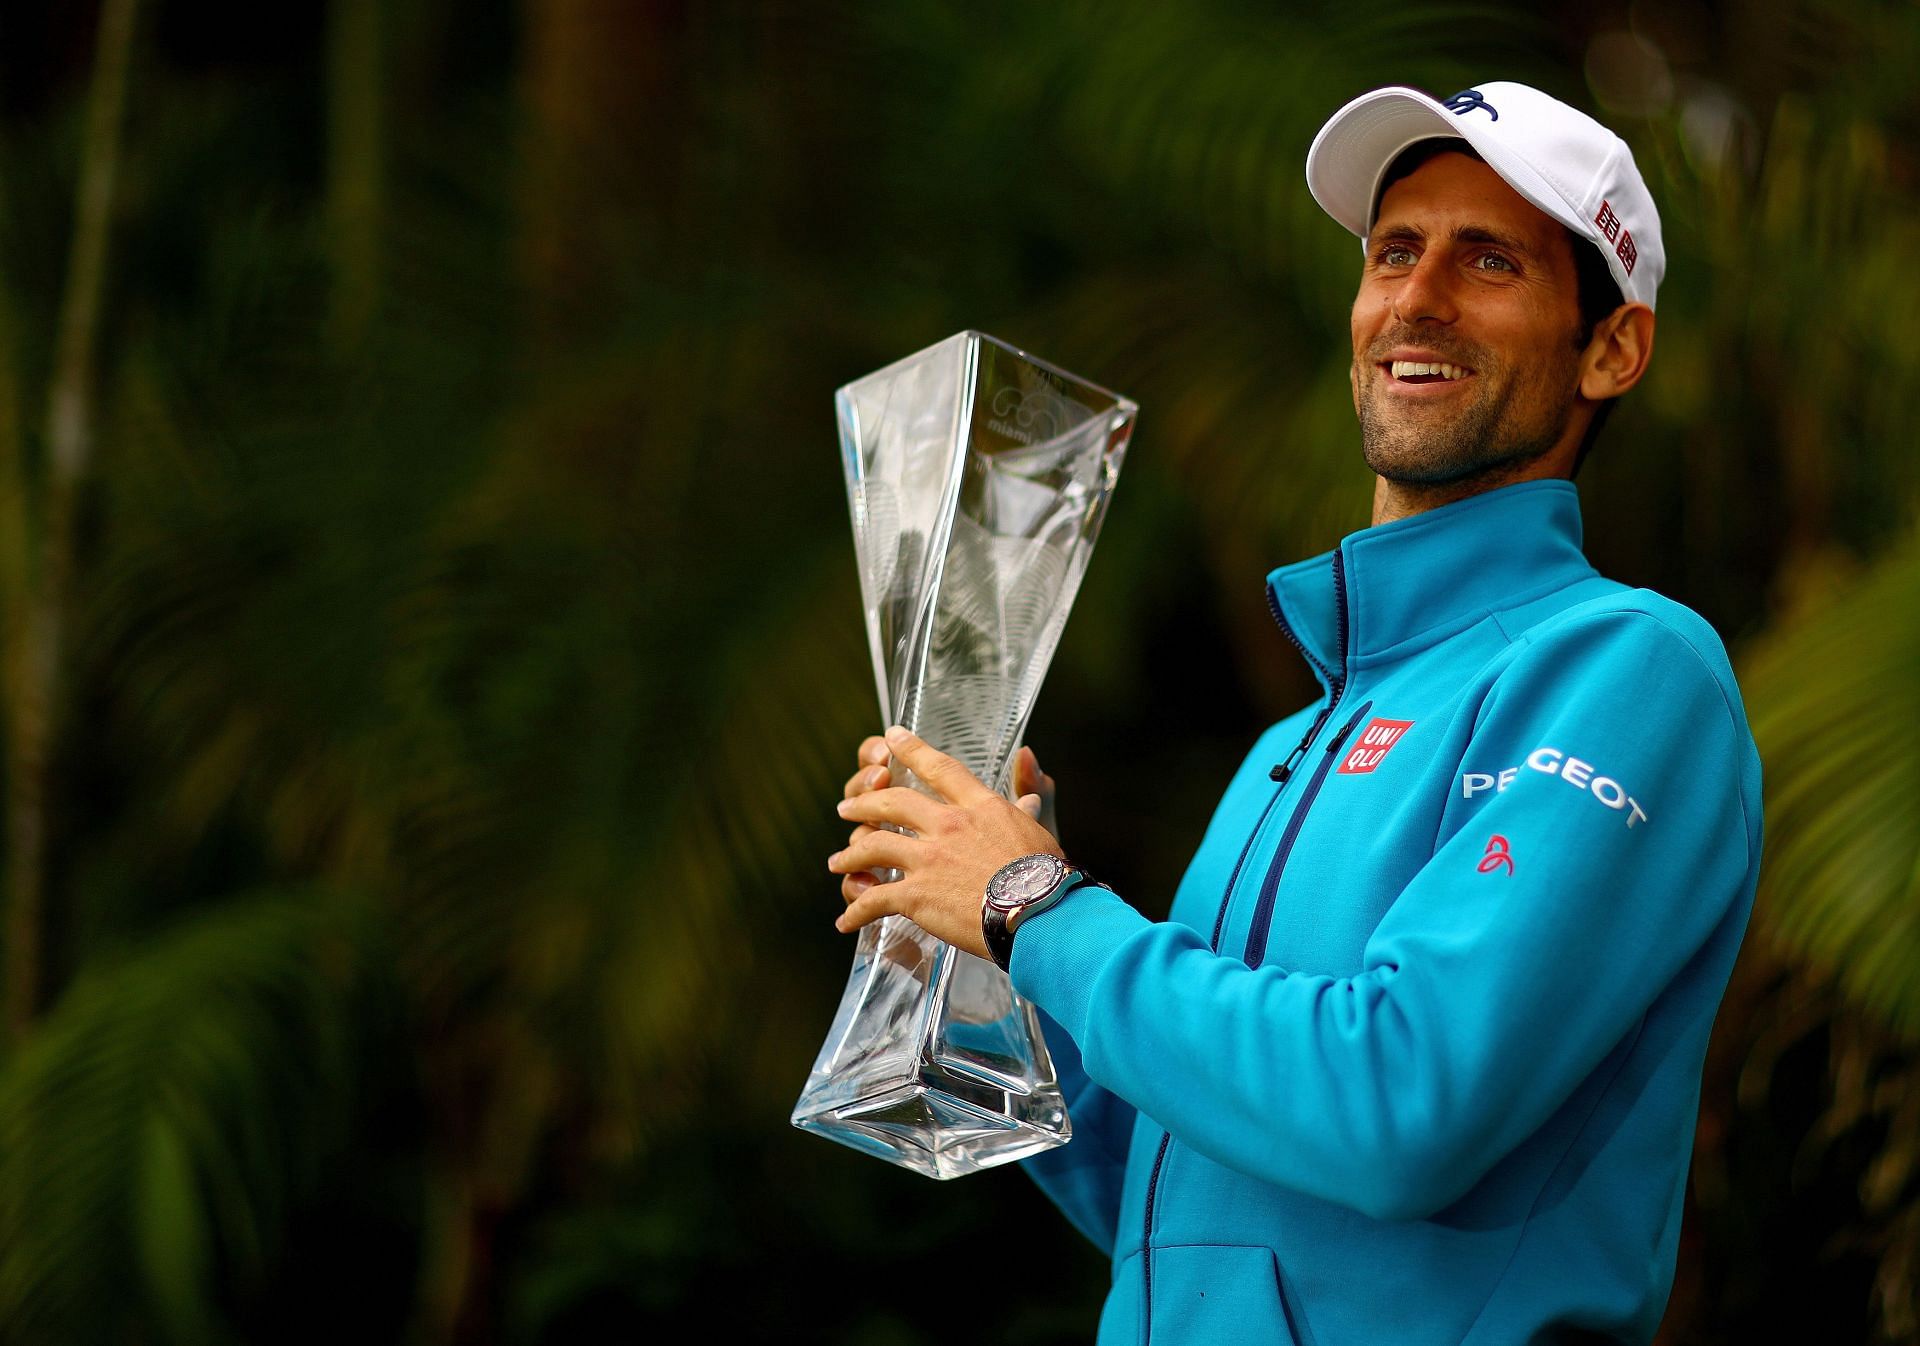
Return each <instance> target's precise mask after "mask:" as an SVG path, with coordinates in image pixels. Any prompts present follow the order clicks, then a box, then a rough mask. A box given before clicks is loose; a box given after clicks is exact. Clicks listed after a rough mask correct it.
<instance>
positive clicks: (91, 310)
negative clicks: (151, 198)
mask: <svg viewBox="0 0 1920 1346" xmlns="http://www.w3.org/2000/svg"><path fill="white" fill-rule="evenodd" d="M137 9H138V0H105V4H103V5H102V7H101V11H100V30H99V35H98V38H97V42H96V48H95V61H94V70H93V87H92V89H91V90H90V92H89V94H88V99H87V119H86V126H85V130H84V132H83V139H82V141H81V146H80V155H81V158H80V176H79V181H78V185H77V187H76V190H75V200H74V211H73V245H72V252H71V254H70V256H69V258H68V262H67V287H66V294H65V296H64V298H63V299H62V301H61V307H60V329H59V334H58V337H57V344H56V345H55V347H54V354H53V372H52V378H51V382H50V385H49V388H48V393H47V424H46V452H47V462H46V477H45V482H44V485H43V487H42V493H41V500H40V509H39V511H38V514H39V521H40V529H41V532H40V547H39V555H38V558H37V562H38V563H37V565H36V566H34V567H33V568H32V570H31V573H30V574H29V575H27V576H26V582H25V586H24V589H25V592H24V595H23V597H24V600H25V604H26V607H25V611H24V612H22V613H21V614H20V615H19V618H18V620H17V624H13V625H10V627H9V630H8V633H7V634H8V636H9V637H10V643H11V644H12V648H11V649H9V650H8V652H7V653H8V658H7V665H8V669H7V671H8V673H9V675H10V677H11V685H10V686H9V688H8V696H7V720H8V725H7V730H8V733H7V922H6V935H7V950H6V981H7V989H6V1017H7V1029H8V1031H9V1032H10V1033H11V1034H12V1035H13V1037H14V1038H15V1039H16V1040H17V1039H18V1038H20V1037H22V1036H24V1035H25V1033H26V1032H27V1030H28V1029H29V1028H30V1027H31V1026H32V1023H33V1020H34V1017H35V1016H36V1014H37V1013H38V1011H39V1008H40V1003H41V998H42V996H43V994H44V987H43V985H42V980H43V977H42V973H43V966H44V961H45V959H44V950H43V949H42V943H43V941H44V934H43V927H44V924H45V919H44V917H45V906H46V888H47V837H48V832H49V827H48V796H49V794H50V790H49V784H48V783H49V777H50V775H51V769H52V750H53V744H54V739H55V734H56V731H57V729H58V726H59V720H60V711H61V699H62V694H63V692H64V687H63V686H62V677H61V674H62V664H63V661H64V655H65V642H66V618H67V607H68V602H69V588H70V586H71V581H72V575H73V566H74V556H73V550H74V526H73V522H74V507H75V502H76V500H77V499H78V496H79V490H80V484H81V482H82V480H83V479H84V478H85V476H86V473H87V469H88V467H89V465H90V463H91V461H92V458H93V435H94V413H95V406H94V385H95V374H96V372H97V371H96V369H95V353H96V346H97V344H98V342H97V336H98V331H99V326H100V296H101V291H102V289H103V287H104V285H105V282H106V273H107V239H108V234H109V232H110V230H111V225H112V222H113V203H114V181H115V178H116V176H117V173H118V169H119V161H120V126H121V120H122V117H121V111H122V108H123V106H124V104H125V103H126V93H127V66H128V64H129V61H130V58H131V55H132V51H133V34H134V16H135V13H136V11H137ZM23 512H24V511H23Z"/></svg>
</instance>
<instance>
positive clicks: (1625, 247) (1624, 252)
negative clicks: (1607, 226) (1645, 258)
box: [1614, 229, 1640, 276]
mask: <svg viewBox="0 0 1920 1346" xmlns="http://www.w3.org/2000/svg"><path fill="white" fill-rule="evenodd" d="M1614 251H1615V252H1617V253H1619V254H1620V265H1621V266H1624V267H1625V268H1626V269H1627V274H1628V275H1629V276H1631V275H1632V274H1633V264H1634V262H1635V261H1637V260H1638V259H1639V256H1640V249H1638V248H1636V247H1634V246H1633V230H1631V229H1622V230H1621V231H1620V246H1619V247H1617V248H1615V249H1614Z"/></svg>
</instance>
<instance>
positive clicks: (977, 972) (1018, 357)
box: [793, 332, 1138, 1178]
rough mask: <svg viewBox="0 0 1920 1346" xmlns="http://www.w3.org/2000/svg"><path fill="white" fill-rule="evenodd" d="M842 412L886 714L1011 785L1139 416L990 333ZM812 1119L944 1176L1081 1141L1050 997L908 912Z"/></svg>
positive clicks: (865, 985)
mask: <svg viewBox="0 0 1920 1346" xmlns="http://www.w3.org/2000/svg"><path fill="white" fill-rule="evenodd" d="M834 403H835V410H836V411H837V413H838V416H839V421H840V449H841V454H842V459H843V466H844V467H845V470H846V478H847V502H848V506H849V509H850V510H851V512H852V515H853V537H854V547H855V550H856V552H857V553H858V559H859V567H860V590H861V597H862V599H863V600H864V602H865V606H866V619H867V640H868V644H869V646H870V647H871V650H872V654H873V673H874V681H875V683H876V684H877V685H878V688H879V692H880V722H881V723H882V724H903V725H905V726H906V727H907V728H909V729H911V730H913V731H914V732H915V733H916V734H918V735H920V736H921V737H922V738H924V739H925V740H926V741H927V742H929V743H931V744H932V745H933V746H934V747H936V748H938V749H939V750H940V751H942V752H944V753H946V754H948V755H949V756H951V757H955V758H957V759H958V760H959V761H961V762H963V763H964V764H965V765H966V766H967V768H968V769H969V770H970V771H972V772H973V773H974V774H975V775H976V776H978V777H979V778H980V779H981V780H983V781H985V782H987V783H988V784H990V785H994V786H996V787H997V788H999V789H1000V791H1001V792H1002V793H1007V792H1008V791H1009V787H1010V785H1011V780H1012V775H1013V759H1014V754H1015V752H1016V751H1017V750H1018V748H1019V746H1020V740H1021V737H1022V736H1023V735H1024V733H1025V732H1026V726H1027V717H1028V715H1029V714H1031V713H1032V710H1033V703H1034V698H1035V696H1036V695H1037V694H1038V692H1039V690H1040V680H1041V678H1042V677H1043V676H1045V674H1046V671H1047V665H1048V663H1049V662H1050V661H1051V660H1052V658H1053V652H1054V648H1055V646H1057V645H1058V644H1059V641H1060V632H1061V629H1062V628H1063V627H1064V626H1065V625H1066V620H1067V609H1068V608H1069V607H1070V606H1071V605H1072V603H1073V598H1074V594H1075V593H1076V592H1077V591H1078V590H1079V587H1080V578H1081V576H1082V575H1083V574H1084V573H1085V572H1086V568H1087V559H1088V557H1089V556H1091V555H1092V552H1093V543H1094V539H1095V537H1096V536H1097V535H1098V534H1099V532H1100V523H1101V520H1102V519H1103V518H1104V517H1105V515H1106V512H1107V500H1108V498H1109V497H1110V496H1111V494H1112V492H1113V486H1114V482H1115V481H1116V480H1117V479H1118V477H1119V473H1120V463H1121V459H1122V458H1123V457H1124V456H1125V453H1126V449H1127V441H1128V439H1129V437H1130V436H1131V435H1132V433H1133V423H1134V417H1135V414H1136V412H1137V411H1138V408H1137V407H1136V406H1135V405H1134V404H1133V403H1132V402H1130V401H1128V400H1127V399H1126V398H1123V397H1119V396H1117V395H1115V394H1113V393H1110V392H1108V391H1107V390H1106V389H1104V388H1099V387H1096V386H1094V385H1093V384H1091V383H1088V382H1086V381H1085V380H1083V379H1079V378H1076V377H1074V376H1073V375H1071V374H1068V373H1066V372H1065V371H1063V370H1060V369H1056V368H1054V367H1053V366H1052V365H1049V364H1045V363H1043V362H1041V361H1039V360H1036V359H1034V358H1033V357H1032V356H1030V355H1027V354H1026V353H1025V352H1023V351H1019V350H1016V349H1014V348H1013V347H1012V346H1009V345H1007V344H1006V343H1005V342H1002V341H998V340H995V339H994V338H993V337H990V336H987V335H985V334H984V333H980V332H962V333H960V334H959V335H958V336H953V337H949V338H948V339H947V340H945V341H942V342H940V343H939V344H938V345H935V346H930V347H928V348H927V349H926V350H923V351H921V352H920V353H919V354H917V355H911V356H908V357H907V358H906V359H904V360H902V361H900V362H899V363H897V364H893V365H889V366H888V367H887V368H885V369H882V370H880V371H879V372H878V373H875V374H869V375H868V376H867V377H865V378H863V379H859V380H857V381H856V382H853V383H850V384H848V385H847V386H846V387H844V388H842V389H840V390H839V392H838V393H837V394H836V395H835V398H834ZM894 773H895V780H896V782H898V781H899V780H900V779H901V777H902V776H905V777H906V783H907V784H908V785H911V786H913V787H914V788H918V789H923V790H924V789H925V788H926V787H925V786H923V785H921V784H920V782H919V781H918V780H916V779H914V778H913V777H912V776H911V774H910V773H907V772H905V771H904V769H902V768H900V767H899V766H898V765H896V766H895V768H894ZM880 877H881V878H883V879H884V878H886V877H887V876H886V875H881V876H880ZM793 1123H794V1125H795V1126H799V1127H802V1128H804V1129H806V1130H809V1131H815V1132H818V1133H819V1134H821V1135H823V1136H826V1137H828V1138H829V1139H832V1140H837V1141H839V1142H841V1143H842V1144H844V1145H850V1146H852V1147H853V1148H855V1149H857V1150H862V1151H865V1152H866V1153H868V1154H873V1155H878V1156H879V1157H880V1158H882V1159H886V1160H889V1161H891V1162H893V1163H896V1164H900V1165H903V1166H904V1167H907V1168H911V1169H913V1170H915V1171H916V1172H919V1173H924V1174H927V1175H928V1176H930V1177H934V1178H953V1177H958V1176H959V1175H960V1174H963V1173H972V1172H975V1171H976V1170H979V1169H983V1168H990V1167H992V1166H994V1165H996V1164H1003V1163H1007V1162H1009V1161H1011V1160H1015V1159H1021V1158H1024V1157H1026V1156H1027V1155H1031V1154H1036V1153H1038V1152H1040V1151H1042V1150H1045V1149H1049V1148H1051V1147H1052V1146H1055V1145H1062V1144H1065V1143H1066V1141H1067V1139H1068V1137H1069V1136H1070V1135H1071V1134H1072V1132H1071V1128H1070V1126H1069V1123H1068V1120H1067V1111H1066V1103H1065V1100H1064V1099H1063V1098H1062V1096H1061V1093H1060V1085H1059V1082H1058V1080H1057V1079H1056V1078H1055V1076H1054V1071H1053V1062H1052V1061H1051V1060H1050V1059H1049V1058H1048V1056H1047V1048H1046V1043H1045V1041H1044V1040H1043V1039H1042V1037H1041V1034H1040V1022H1039V1018H1038V1016H1037V1015H1036V1014H1035V1012H1034V1008H1033V1006H1032V1005H1030V1004H1028V1003H1027V1002H1026V1001H1025V1000H1023V999H1022V998H1021V997H1020V996H1019V995H1018V994H1017V993H1016V992H1015V991H1014V989H1013V985H1012V983H1011V982H1010V981H1008V979H1007V976H1006V974H1005V973H1003V972H1001V971H1000V969H999V968H997V967H995V966H994V965H993V964H992V963H990V962H988V961H987V960H985V959H983V958H977V957H975V956H974V955H972V954H970V953H964V952H962V951H960V950H958V949H955V948H953V947H952V946H951V945H948V944H945V943H943V942H941V941H940V940H937V939H935V938H934V937H933V936H931V935H929V934H927V933H926V932H925V931H923V930H921V929H920V927H919V926H917V925H915V924H913V922H911V921H909V920H907V919H906V918H905V917H903V916H890V917H887V918H885V919H884V920H881V921H876V922H874V923H873V924H871V925H868V926H866V927H864V928H863V929H862V930H861V932H860V935H859V940H858V943H857V945H856V947H855V952H854V960H853V971H852V974H851V976H850V977H849V978H848V980H847V988H846V991H845V993H844V994H843V995H842V996H841V999H840V1006H839V1009H838V1012H837V1013H836V1014H835V1016H834V1020H833V1026H832V1028H831V1029H830V1030H829V1031H828V1033H827V1039H826V1043H825V1044H824V1045H823V1046H822V1047H821V1049H820V1055H819V1058H818V1059H817V1060H816V1061H815V1062H814V1065H813V1071H812V1073H811V1074H810V1075H809V1076H808V1078H807V1083H806V1087H805V1089H804V1090H803V1091H802V1093H801V1095H800V1101H799V1102H798V1103H797V1104H796V1105H795V1107H794V1110H793Z"/></svg>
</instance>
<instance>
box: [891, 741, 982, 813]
mask: <svg viewBox="0 0 1920 1346" xmlns="http://www.w3.org/2000/svg"><path fill="white" fill-rule="evenodd" d="M887 746H888V747H889V748H891V749H892V750H893V755H894V756H895V757H896V758H898V759H899V760H900V761H901V762H903V763H905V764H906V766H907V768H908V769H909V770H910V771H912V772H913V774H914V775H916V776H918V777H919V778H920V779H921V780H923V781H925V782H926V783H927V784H928V785H930V786H932V787H933V789H934V790H935V791H937V792H938V793H939V795H940V797H941V798H942V799H945V800H947V801H948V802H949V803H953V804H969V803H972V802H974V801H975V800H978V799H980V798H981V797H983V796H992V795H993V791H991V790H989V789H988V788H987V787H986V786H984V785H982V784H981V783H980V781H979V780H978V779H977V778H976V777H975V776H974V774H973V773H972V772H971V771H969V770H967V769H966V768H965V767H964V766H962V765H960V763H958V762H956V761H954V760H953V758H951V757H949V756H947V755H946V754H945V753H943V752H941V751H939V750H938V749H936V748H934V747H933V746H932V745H930V744H928V743H927V742H926V741H925V740H923V739H921V738H920V737H919V736H918V735H916V734H913V733H911V732H910V731H908V730H906V729H903V728H901V727H900V726H899V725H897V724H896V725H895V726H893V728H891V729H889V730H887Z"/></svg>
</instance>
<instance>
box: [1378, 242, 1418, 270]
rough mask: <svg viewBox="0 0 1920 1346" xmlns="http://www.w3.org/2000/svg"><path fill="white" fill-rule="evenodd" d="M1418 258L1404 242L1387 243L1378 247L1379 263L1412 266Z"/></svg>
mask: <svg viewBox="0 0 1920 1346" xmlns="http://www.w3.org/2000/svg"><path fill="white" fill-rule="evenodd" d="M1418 260H1419V259H1418V258H1416V257H1415V256H1414V255H1413V249H1412V248H1409V247H1408V246H1407V245H1406V244H1404V243H1389V244H1387V245H1386V246H1385V247H1384V248H1382V249H1380V265H1382V266H1412V265H1413V264H1414V263H1415V262H1416V261H1418Z"/></svg>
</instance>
